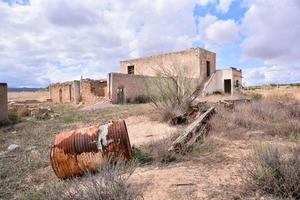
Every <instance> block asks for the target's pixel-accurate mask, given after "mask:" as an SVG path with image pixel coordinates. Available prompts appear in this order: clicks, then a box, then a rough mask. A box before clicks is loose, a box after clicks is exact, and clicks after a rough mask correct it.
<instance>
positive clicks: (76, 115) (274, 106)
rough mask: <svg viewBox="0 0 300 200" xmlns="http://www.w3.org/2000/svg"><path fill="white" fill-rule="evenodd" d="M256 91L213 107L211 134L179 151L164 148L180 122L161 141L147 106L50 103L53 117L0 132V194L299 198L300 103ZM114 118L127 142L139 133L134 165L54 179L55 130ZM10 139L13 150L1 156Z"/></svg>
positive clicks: (160, 126) (154, 116) (153, 114)
mask: <svg viewBox="0 0 300 200" xmlns="http://www.w3.org/2000/svg"><path fill="white" fill-rule="evenodd" d="M256 96H257V95H252V96H251V97H252V98H255V100H253V101H251V102H244V103H237V104H236V105H235V106H234V108H232V109H231V108H224V106H223V105H218V104H216V106H217V114H215V115H214V116H213V117H212V119H211V120H210V124H211V131H210V135H209V136H208V137H207V138H204V140H202V141H199V142H197V143H196V144H195V145H194V146H193V147H192V148H191V149H188V150H187V151H186V152H184V153H181V154H175V153H170V152H168V151H167V149H168V148H169V146H170V144H171V143H172V141H173V140H174V139H175V138H176V136H178V134H180V133H181V131H182V130H183V129H184V128H185V126H179V127H177V129H170V130H172V131H173V132H174V133H173V134H168V135H171V136H168V137H164V138H162V137H161V135H160V133H161V134H162V133H165V132H164V131H165V130H160V129H167V127H169V126H168V125H166V124H162V123H160V122H158V118H159V115H160V112H157V111H155V110H154V109H153V107H151V106H150V105H149V104H139V105H137V104H132V105H125V106H117V107H111V108H105V109H100V110H94V111H88V112H87V111H80V110H79V109H78V108H77V107H74V106H67V105H61V106H58V105H55V106H54V107H53V109H54V111H55V113H58V114H59V116H58V117H57V118H54V119H49V120H36V119H31V118H22V119H21V122H19V123H17V124H15V125H9V126H6V127H2V128H1V129H0V144H1V146H0V152H1V154H0V199H148V200H149V199H150V200H151V199H152V200H156V199H175V200H176V199H260V198H264V199H274V198H279V199H286V198H289V199H299V196H298V195H299V193H300V191H299V190H300V188H299V185H300V172H299V169H300V158H299V148H300V147H299V145H300V144H299V142H300V136H299V135H300V107H299V106H300V103H299V101H298V100H297V99H295V98H293V97H291V96H289V97H287V96H286V95H285V96H282V95H275V96H274V95H267V96H266V97H264V95H262V96H261V97H256ZM137 115H138V116H139V117H136V116H137ZM128 117H129V118H128ZM118 119H128V130H129V134H130V137H131V140H132V143H134V144H135V141H134V139H132V138H133V137H134V136H136V135H137V134H138V135H142V136H143V137H139V138H138V143H136V144H137V145H135V147H134V156H135V158H136V162H135V164H134V165H133V166H128V165H126V166H125V165H117V166H115V167H112V166H109V165H107V166H106V167H104V168H103V169H102V170H101V172H100V173H98V174H90V175H87V176H83V177H76V178H73V179H70V180H59V179H58V178H56V176H55V174H54V173H53V171H52V169H51V166H50V162H49V149H50V148H49V145H50V144H52V142H53V141H52V140H53V138H54V134H55V133H57V132H59V131H63V130H70V129H74V128H77V127H84V126H89V125H95V124H104V123H107V122H108V121H109V120H118ZM137 119H139V120H140V121H137ZM143 123H145V124H148V126H149V127H147V128H145V126H144V125H143ZM152 124H153V125H152ZM151 125H152V126H157V127H151ZM138 126H141V127H140V128H139V127H138ZM145 129H147V130H145ZM132 131H136V132H138V133H134V134H133V135H131V134H132ZM151 131H152V132H151ZM154 131H155V132H159V133H153V132H154ZM141 140H143V141H141ZM13 143H14V144H19V145H20V148H19V149H16V150H15V151H12V152H8V153H3V152H4V151H6V149H7V147H8V146H9V145H10V144H13Z"/></svg>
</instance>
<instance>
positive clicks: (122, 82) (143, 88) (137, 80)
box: [108, 73, 156, 103]
mask: <svg viewBox="0 0 300 200" xmlns="http://www.w3.org/2000/svg"><path fill="white" fill-rule="evenodd" d="M108 76H109V96H110V100H111V102H112V103H118V101H117V94H118V89H120V88H122V89H123V91H124V103H128V102H130V101H132V100H134V98H135V97H137V96H139V95H148V91H149V90H148V86H147V83H149V82H151V81H152V80H154V79H156V78H155V77H151V76H143V75H132V74H122V73H110V74H109V75H108Z"/></svg>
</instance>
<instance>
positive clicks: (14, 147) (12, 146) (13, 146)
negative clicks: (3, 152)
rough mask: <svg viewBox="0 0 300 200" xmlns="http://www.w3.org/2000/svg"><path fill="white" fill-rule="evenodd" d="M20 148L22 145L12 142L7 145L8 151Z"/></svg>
mask: <svg viewBox="0 0 300 200" xmlns="http://www.w3.org/2000/svg"><path fill="white" fill-rule="evenodd" d="M19 148H20V145H17V144H11V145H9V146H8V147H7V150H8V151H15V150H17V149H19Z"/></svg>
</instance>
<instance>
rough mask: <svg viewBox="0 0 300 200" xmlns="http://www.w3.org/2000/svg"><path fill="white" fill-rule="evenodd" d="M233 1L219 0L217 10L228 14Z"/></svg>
mask: <svg viewBox="0 0 300 200" xmlns="http://www.w3.org/2000/svg"><path fill="white" fill-rule="evenodd" d="M233 1H234V0H219V3H218V5H217V9H218V10H219V11H221V12H223V13H227V12H228V10H229V8H230V5H231V4H232V2H233Z"/></svg>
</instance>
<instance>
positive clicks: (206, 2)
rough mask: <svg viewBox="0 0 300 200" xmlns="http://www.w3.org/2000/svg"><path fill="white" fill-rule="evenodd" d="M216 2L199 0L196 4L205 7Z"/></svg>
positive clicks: (214, 0)
mask: <svg viewBox="0 0 300 200" xmlns="http://www.w3.org/2000/svg"><path fill="white" fill-rule="evenodd" d="M215 2H216V0H199V1H198V2H197V3H198V4H199V5H201V6H206V5H207V4H209V3H215Z"/></svg>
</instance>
